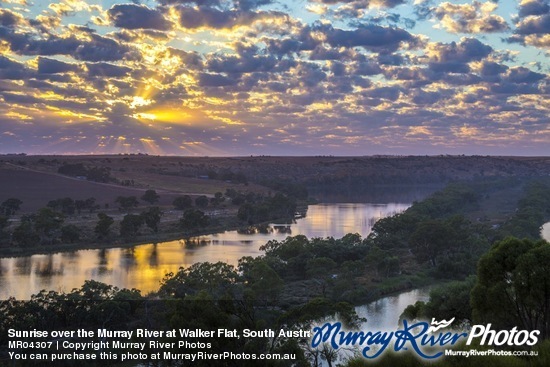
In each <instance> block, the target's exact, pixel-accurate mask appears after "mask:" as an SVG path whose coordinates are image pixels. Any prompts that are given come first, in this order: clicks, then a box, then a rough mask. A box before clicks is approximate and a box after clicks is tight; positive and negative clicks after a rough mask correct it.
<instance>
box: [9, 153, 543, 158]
mask: <svg viewBox="0 0 550 367" xmlns="http://www.w3.org/2000/svg"><path fill="white" fill-rule="evenodd" d="M17 156H19V157H57V156H59V157H104V156H105V157H106V156H146V157H175V158H261V157H265V158H385V157H388V158H400V157H428V158H430V157H494V158H497V157H501V158H550V154H549V155H509V154H508V155H498V154H446V153H443V154H362V155H338V154H313V155H295V154H292V155H275V154H248V155H219V156H215V155H176V154H150V153H81V154H71V153H63V154H59V153H58V154H31V153H0V157H17Z"/></svg>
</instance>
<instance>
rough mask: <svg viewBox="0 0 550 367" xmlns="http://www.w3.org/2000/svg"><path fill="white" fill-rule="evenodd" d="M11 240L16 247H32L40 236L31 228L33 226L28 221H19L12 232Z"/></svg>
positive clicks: (36, 243) (38, 240)
mask: <svg viewBox="0 0 550 367" xmlns="http://www.w3.org/2000/svg"><path fill="white" fill-rule="evenodd" d="M12 238H13V240H14V241H15V243H16V244H17V245H18V246H21V247H34V246H37V245H38V244H39V242H40V236H38V234H37V233H36V231H35V230H34V228H33V224H32V222H31V221H29V220H24V221H21V223H20V224H19V225H18V226H17V227H15V229H14V230H13V234H12Z"/></svg>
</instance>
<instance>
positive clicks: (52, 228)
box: [34, 208, 64, 244]
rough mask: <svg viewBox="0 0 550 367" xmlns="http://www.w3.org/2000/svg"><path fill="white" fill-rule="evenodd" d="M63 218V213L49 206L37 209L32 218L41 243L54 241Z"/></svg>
mask: <svg viewBox="0 0 550 367" xmlns="http://www.w3.org/2000/svg"><path fill="white" fill-rule="evenodd" d="M63 220H64V218H63V214H61V213H58V212H56V211H54V210H53V209H51V208H42V209H40V210H39V211H38V213H37V214H36V217H35V219H34V228H35V230H36V231H37V232H38V233H39V234H40V235H41V236H40V237H41V242H42V243H49V244H51V243H53V242H54V240H55V238H56V236H58V233H57V231H58V230H59V229H60V228H61V225H62V224H63Z"/></svg>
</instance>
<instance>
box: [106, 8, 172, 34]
mask: <svg viewBox="0 0 550 367" xmlns="http://www.w3.org/2000/svg"><path fill="white" fill-rule="evenodd" d="M107 14H108V17H109V20H110V21H111V22H113V24H114V26H115V27H119V28H126V29H156V30H160V31H166V30H169V29H171V28H172V24H171V23H170V22H169V21H168V20H166V19H165V18H164V16H163V15H162V13H161V12H160V11H158V10H154V9H150V8H148V7H147V6H145V5H134V4H117V5H113V6H112V7H111V8H110V9H109V10H108V11H107Z"/></svg>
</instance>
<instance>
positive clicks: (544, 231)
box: [540, 222, 550, 242]
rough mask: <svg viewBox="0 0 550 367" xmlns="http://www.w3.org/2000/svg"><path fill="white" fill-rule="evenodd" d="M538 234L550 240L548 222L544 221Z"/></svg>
mask: <svg viewBox="0 0 550 367" xmlns="http://www.w3.org/2000/svg"><path fill="white" fill-rule="evenodd" d="M540 236H541V237H542V238H543V239H545V240H546V241H548V242H550V222H548V223H545V224H544V225H543V226H542V229H541V231H540Z"/></svg>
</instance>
